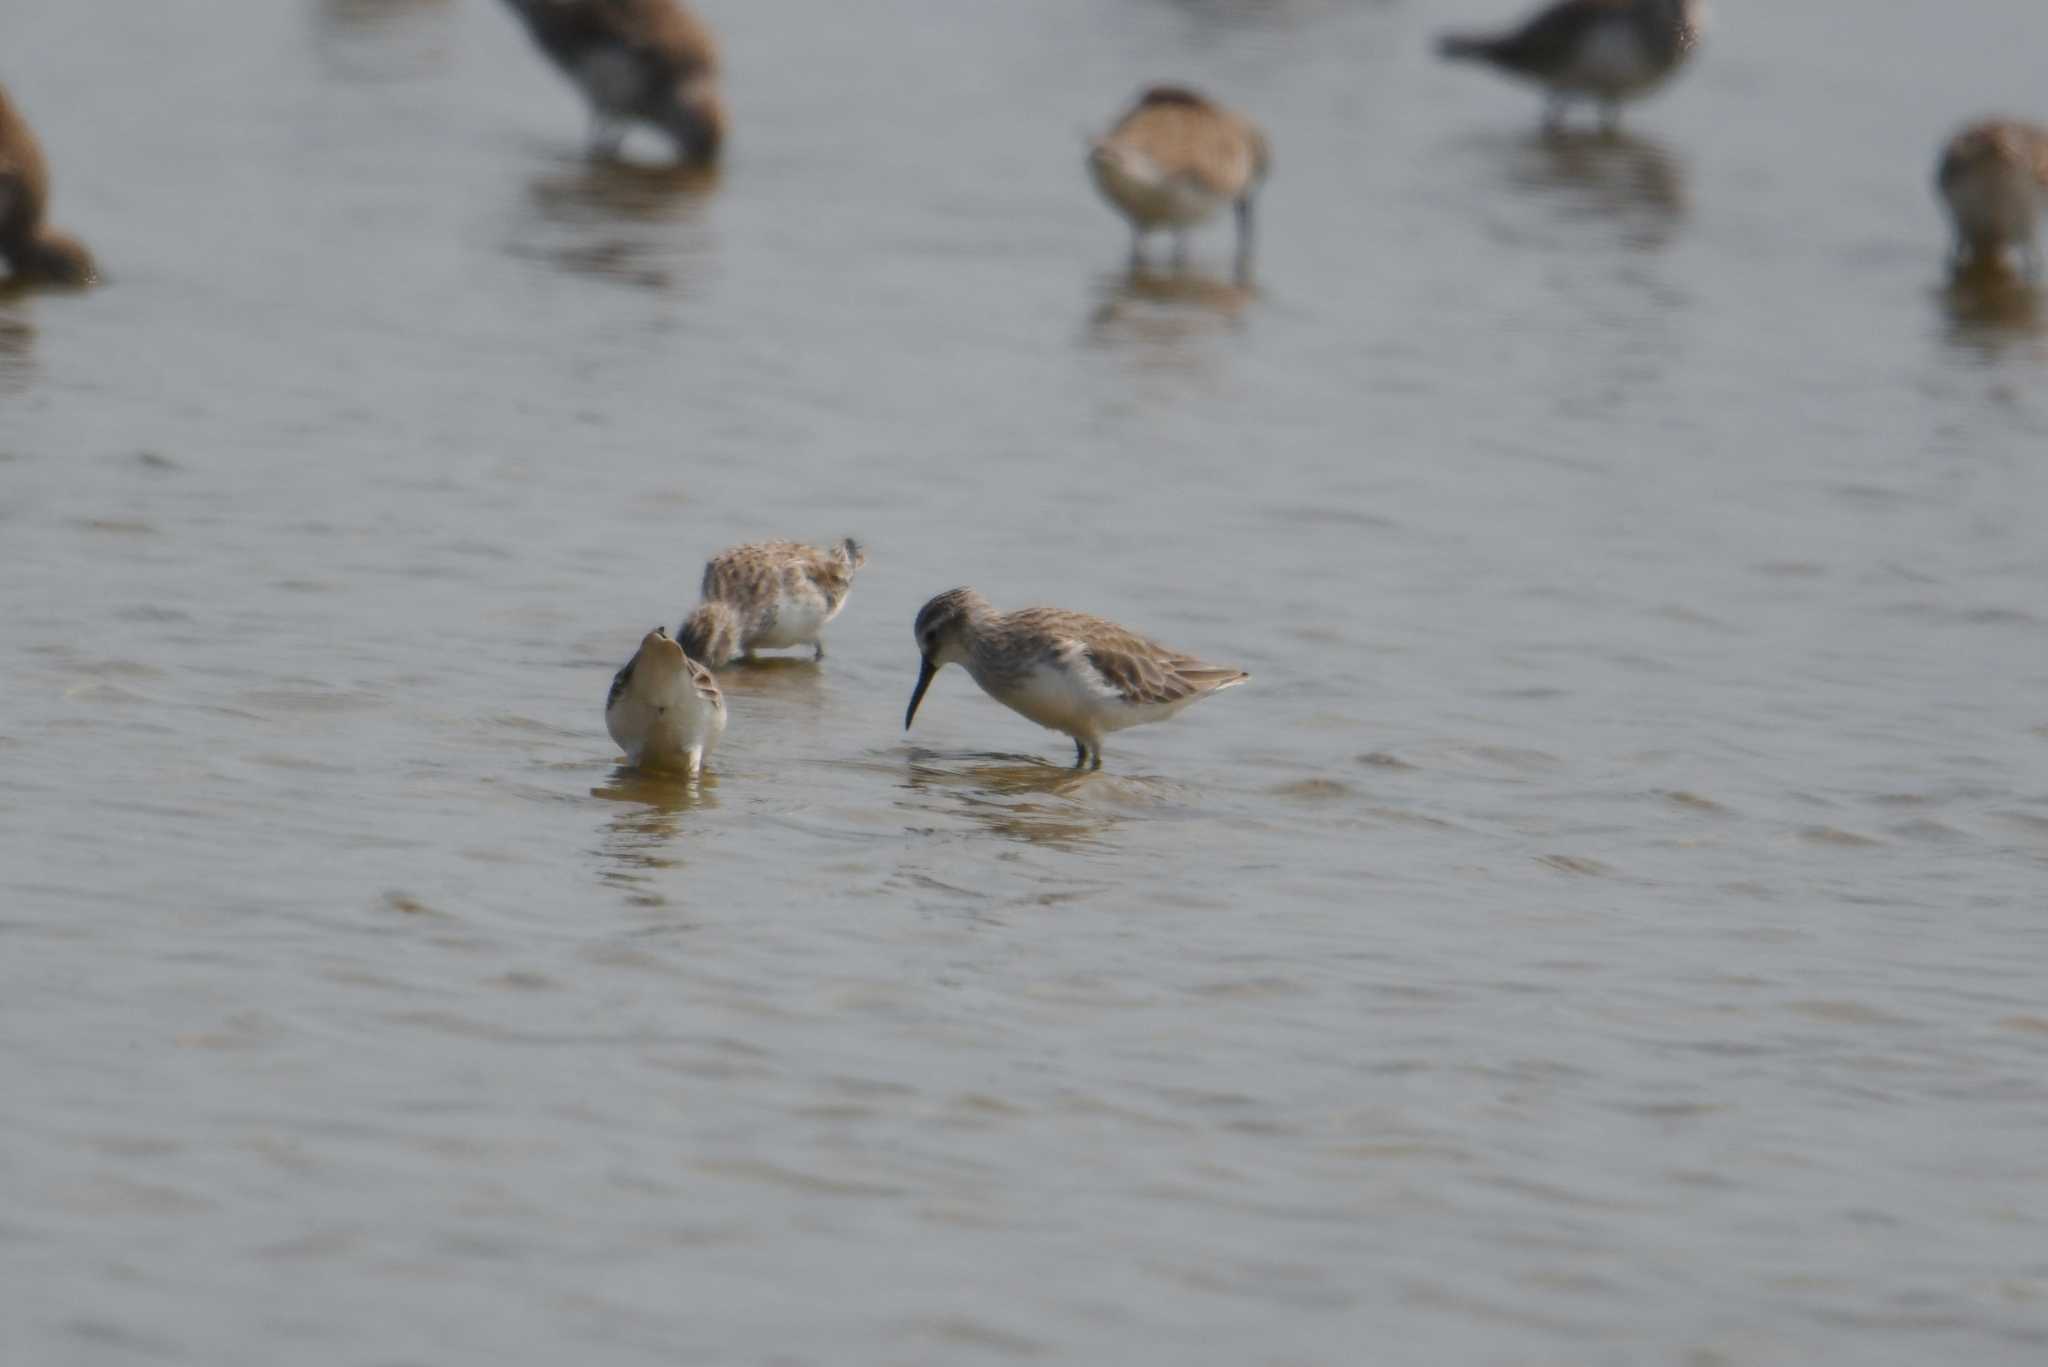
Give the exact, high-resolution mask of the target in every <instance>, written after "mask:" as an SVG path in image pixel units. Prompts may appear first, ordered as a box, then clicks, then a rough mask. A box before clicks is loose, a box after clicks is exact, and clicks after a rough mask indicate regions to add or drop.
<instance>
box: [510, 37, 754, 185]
mask: <svg viewBox="0 0 2048 1367" xmlns="http://www.w3.org/2000/svg"><path fill="white" fill-rule="evenodd" d="M505 3H506V4H508V5H510V6H511V7H512V9H513V10H514V11H515V12H516V13H517V14H518V15H519V17H520V18H521V19H523V20H525V21H526V31H527V32H528V33H529V34H531V35H532V36H533V41H534V42H535V43H537V44H538V45H539V46H540V49H541V50H542V51H543V52H545V53H547V55H548V56H549V57H550V58H552V59H553V60H554V63H555V65H556V66H558V67H560V68H561V69H562V72H563V74H565V75H567V76H568V78H569V79H570V80H571V81H573V82H575V83H576V87H577V88H578V89H579V90H581V91H582V92H583V94H584V97H585V98H586V99H588V100H589V101H590V111H591V138H590V142H591V149H592V151H594V152H596V153H597V154H599V155H601V156H616V155H617V154H618V151H619V145H620V143H621V142H623V141H624V139H625V129H626V125H628V124H632V123H644V124H647V125H649V126H651V127H653V128H656V129H658V130H660V131H661V132H663V133H666V134H667V135H668V137H669V139H670V141H672V142H673V143H674V144H675V147H676V157H677V159H678V160H680V161H682V162H685V163H687V164H690V165H695V166H708V165H710V164H711V163H712V162H714V161H716V160H717V159H718V152H719V148H720V147H721V146H722V145H723V144H724V142H725V102H724V100H723V98H722V97H721V96H720V93H719V87H718V47H717V44H716V43H715V42H714V41H713V40H712V37H711V30H710V29H709V28H707V27H705V25H704V23H703V21H702V20H700V19H698V18H697V17H696V16H695V15H694V14H692V13H690V11H688V10H687V9H685V8H683V6H682V5H681V4H680V3H679V0H505Z"/></svg>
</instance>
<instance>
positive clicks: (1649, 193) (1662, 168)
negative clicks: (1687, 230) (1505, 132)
mask: <svg viewBox="0 0 2048 1367" xmlns="http://www.w3.org/2000/svg"><path fill="white" fill-rule="evenodd" d="M1505 160H1506V164H1507V179H1508V183H1509V184H1510V185H1511V186H1514V187H1516V188H1518V189H1522V190H1526V191H1529V192H1531V193H1533V194H1536V195H1539V196H1543V197H1545V198H1552V199H1556V200H1558V201H1559V202H1560V204H1561V205H1562V207H1563V208H1564V210H1565V212H1566V213H1567V215H1568V216H1569V217H1571V218H1573V219H1578V218H1583V217H1587V216H1591V217H1597V218H1600V219H1605V220H1607V221H1610V222H1612V223H1614V224H1615V225H1616V226H1618V227H1619V228H1620V229H1621V232H1622V239H1623V241H1624V242H1625V243H1627V244H1628V245H1629V246H1632V247H1637V248H1640V249H1642V250H1646V251H1647V250H1654V249H1656V248H1658V247H1662V246H1663V245H1665V244H1666V243H1667V242H1669V241H1670V240H1671V238H1672V236H1673V234H1675V233H1676V231H1677V229H1678V226H1679V224H1680V223H1682V222H1683V221H1684V219H1685V212H1686V193H1685V163H1684V161H1683V160H1682V159H1681V158H1680V157H1679V156H1678V154H1677V153H1676V152H1674V151H1673V150H1672V149H1670V148H1668V147H1666V146H1664V145H1663V144H1661V143H1658V142H1654V141H1652V140H1650V139H1649V138H1644V137H1640V136H1638V135H1636V134H1634V133H1628V132H1624V131H1621V130H1619V129H1616V130H1613V131H1604V130H1603V131H1595V130H1591V129H1546V130H1543V131H1541V132H1538V133H1536V134H1533V135H1531V136H1528V137H1523V138H1518V139H1516V140H1515V141H1513V142H1512V143H1509V144H1508V145H1507V147H1506V157H1505Z"/></svg>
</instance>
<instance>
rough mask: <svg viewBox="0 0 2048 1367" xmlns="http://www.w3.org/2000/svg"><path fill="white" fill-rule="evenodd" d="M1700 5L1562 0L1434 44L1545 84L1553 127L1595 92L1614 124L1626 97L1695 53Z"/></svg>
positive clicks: (1603, 115)
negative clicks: (1494, 27)
mask: <svg viewBox="0 0 2048 1367" xmlns="http://www.w3.org/2000/svg"><path fill="white" fill-rule="evenodd" d="M1703 10H1704V5H1703V4H1702V3H1701V0H1559V3H1557V4H1554V5H1552V6H1550V7H1549V8H1548V9H1544V10H1541V11H1539V12H1538V13H1537V14H1536V15H1535V16H1534V17H1533V18H1531V19H1530V20H1529V21H1528V22H1527V23H1525V24H1523V25H1522V26H1521V27H1519V28H1516V29H1513V30H1510V31H1509V32H1506V33H1495V34H1461V33H1450V34H1445V35H1444V36H1443V37H1442V38H1440V39H1438V40H1437V49H1438V51H1440V52H1442V53H1443V55H1444V56H1446V57H1452V58H1462V59H1468V60H1472V61H1480V62H1485V63H1487V64H1488V65H1490V66H1495V67H1498V68H1500V70H1502V71H1504V72H1506V73H1507V74H1508V75H1510V76H1519V77H1521V78H1522V79H1524V80H1529V81H1534V82H1535V83H1536V84H1538V85H1540V86H1542V87H1544V88H1545V89H1546V90H1548V91H1549V92H1550V104H1549V108H1548V110H1547V111H1546V112H1545V115H1544V123H1545V124H1546V125H1547V126H1549V127H1552V128H1555V127H1556V126H1557V125H1559V124H1561V123H1562V122H1564V114H1565V108H1566V106H1568V105H1569V104H1570V103H1571V102H1572V101H1573V100H1574V99H1590V100H1594V101H1596V102H1598V104H1599V105H1600V121H1601V123H1602V124H1603V125H1605V126H1606V127H1608V128H1614V127H1616V126H1618V125H1619V123H1620V121H1621V103H1622V101H1624V100H1633V99H1639V98H1641V97H1642V96H1644V95H1647V94H1649V93H1650V92H1651V91H1652V90H1655V89H1656V88H1657V87H1658V86H1660V85H1662V84H1663V83H1664V82H1665V81H1666V80H1667V79H1668V78H1669V77H1670V76H1671V73H1672V72H1674V71H1676V70H1678V68H1679V67H1680V66H1682V65H1683V64H1684V62H1685V60H1686V58H1687V57H1690V56H1691V55H1692V50H1693V48H1694V47H1695V46H1697V45H1698V43H1699V35H1700V22H1701V19H1702V17H1703V13H1702V12H1703Z"/></svg>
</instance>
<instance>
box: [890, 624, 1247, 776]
mask: <svg viewBox="0 0 2048 1367" xmlns="http://www.w3.org/2000/svg"><path fill="white" fill-rule="evenodd" d="M916 632H917V649H918V653H919V655H921V656H922V657H923V663H922V664H921V665H920V666H919V668H918V672H917V688H916V690H915V691H914V692H912V693H911V695H910V708H909V710H908V711H906V712H905V713H904V714H903V729H904V730H906V731H908V730H909V729H910V723H911V722H912V721H913V720H915V719H916V717H917V705H918V704H919V703H920V702H923V701H924V693H925V690H926V689H927V688H930V687H931V686H932V679H933V678H934V677H935V676H936V675H937V674H938V672H939V671H940V670H941V669H944V668H945V667H946V666H947V665H949V664H958V665H964V666H965V667H966V669H967V672H968V673H969V674H970V675H972V676H973V678H974V681H975V682H976V683H978V684H980V685H981V691H982V692H984V693H986V694H988V695H989V696H990V697H991V698H994V699H995V700H996V701H997V702H999V703H1001V704H1002V705H1003V706H1005V707H1007V708H1009V709H1010V710H1011V711H1013V712H1016V713H1019V714H1021V715H1022V716H1025V717H1028V718H1030V719H1031V720H1032V721H1035V722H1037V723H1038V724H1039V725H1040V726H1043V727H1046V728H1047V729H1049V730H1053V731H1064V732H1066V733H1067V734H1068V735H1069V736H1072V737H1073V738H1074V767H1075V768H1077V769H1078V768H1083V767H1086V768H1092V769H1100V768H1101V767H1102V738H1103V737H1104V736H1105V735H1107V734H1108V733H1109V732H1111V731H1121V730H1123V729H1124V728H1125V727H1126V726H1139V725H1142V724H1143V723H1145V722H1148V721H1164V720H1165V719H1166V718H1168V717H1170V716H1172V715H1173V714H1174V713H1176V712H1178V711H1180V710H1181V709H1182V708H1183V707H1186V706H1187V705H1188V704H1189V703H1191V702H1194V701H1195V700H1196V699H1197V698H1206V697H1208V696H1209V695H1210V694H1211V693H1217V692H1221V691H1222V690H1223V689H1226V688H1234V687H1236V686H1237V685H1238V684H1241V683H1243V682H1244V681H1245V680H1247V679H1249V678H1251V675H1249V674H1247V673H1245V672H1244V671H1243V670H1241V669H1227V668H1225V667H1223V666H1221V665H1212V664H1204V663H1202V661H1200V660H1197V659H1196V658H1195V657H1194V656H1192V655H1183V654H1181V653H1180V652H1179V651H1177V650H1169V649H1167V648H1166V647H1165V646H1162V645H1159V644H1158V643H1156V642H1153V641H1148V640H1146V639H1145V638H1144V637H1143V636H1140V635H1138V634H1137V633H1136V632H1132V631H1126V630H1125V629H1124V628H1122V627H1120V626H1118V625H1117V624H1116V623H1114V622H1106V621H1104V620H1103V619H1102V618H1100V617H1090V616H1089V615H1088V614H1087V613H1085V612H1067V611H1065V610H1063V609H1061V608H1023V609H1020V610H1019V611H1016V612H997V611H996V610H995V609H994V608H993V607H991V606H989V601H988V599H986V598H984V597H982V596H981V595H980V594H978V593H976V592H975V591H974V590H973V589H952V590H949V591H948V592H945V593H942V594H940V595H939V596H938V597H936V598H934V599H932V600H931V601H930V602H929V603H926V604H925V605H924V607H923V608H922V609H920V610H919V612H918V614H917V626H916Z"/></svg>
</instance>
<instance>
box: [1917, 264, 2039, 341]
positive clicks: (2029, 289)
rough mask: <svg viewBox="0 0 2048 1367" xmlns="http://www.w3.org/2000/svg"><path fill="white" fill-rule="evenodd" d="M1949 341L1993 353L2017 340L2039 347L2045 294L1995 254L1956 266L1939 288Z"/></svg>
mask: <svg viewBox="0 0 2048 1367" xmlns="http://www.w3.org/2000/svg"><path fill="white" fill-rule="evenodd" d="M1941 300H1942V306H1943V308H1944V309H1945V310H1946V312H1947V314H1948V335H1949V340H1950V341H1952V342H1954V343H1956V344H1957V345H1959V346H1962V347H1966V348H1968V349H1970V350H1972V351H1976V352H1979V353H1981V354H1983V355H1984V356H1986V357H1994V356H1997V355H1999V354H2000V353H2002V352H2004V351H2006V350H2008V349H2010V348H2011V347H2013V346H2014V345H2016V344H2033V345H2035V346H2037V347H2038V344H2039V343H2040V340H2041V337H2042V315H2041V292H2040V290H2039V289H2038V288H2036V287H2035V284H2034V282H2033V281H2032V280H2030V279H2028V278H2027V277H2026V276H2025V275H2024V274H2022V273H2020V272H2018V271H2015V270H2014V269H2013V268H2012V266H2011V265H2009V264H2008V263H2006V262H2005V261H2002V260H1998V259H1996V258H1988V259H1983V260H1977V261H1970V262H1966V263H1963V264H1961V265H1958V266H1956V267H1955V268H1954V269H1953V271H1952V272H1951V273H1950V275H1949V279H1948V284H1947V286H1946V287H1945V288H1944V289H1943V290H1942V292H1941Z"/></svg>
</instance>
